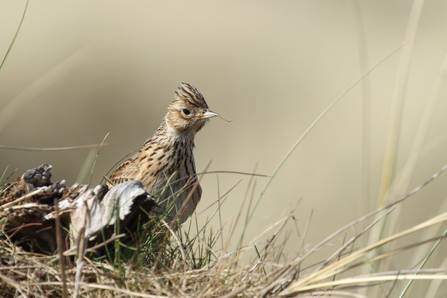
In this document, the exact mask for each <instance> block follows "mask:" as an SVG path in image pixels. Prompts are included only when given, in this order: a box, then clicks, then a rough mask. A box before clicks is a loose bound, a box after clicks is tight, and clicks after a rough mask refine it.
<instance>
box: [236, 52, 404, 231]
mask: <svg viewBox="0 0 447 298" xmlns="http://www.w3.org/2000/svg"><path fill="white" fill-rule="evenodd" d="M402 46H403V45H401V46H399V47H397V48H396V49H394V50H393V51H391V52H390V53H389V54H388V55H386V56H385V57H384V58H382V59H381V60H380V61H379V62H377V63H376V64H374V65H373V66H372V67H371V68H370V69H369V70H368V71H367V72H366V73H364V74H363V75H362V76H360V77H359V78H358V79H357V80H356V81H355V82H354V83H353V84H352V85H351V86H349V87H348V88H347V89H346V90H345V91H343V92H342V93H341V94H340V96H338V97H337V98H336V99H335V100H334V101H333V102H332V103H331V104H330V105H329V106H328V107H327V108H326V109H325V110H324V111H323V112H322V113H321V114H320V115H319V116H318V117H317V118H316V119H315V120H314V122H313V123H312V124H311V125H310V126H309V127H308V128H307V129H306V131H305V132H304V133H303V134H302V135H301V136H300V137H299V138H298V140H297V141H296V142H295V144H293V146H292V147H291V148H290V149H289V151H288V152H287V153H286V155H285V156H284V157H283V158H282V160H281V161H280V162H279V164H278V166H277V167H276V168H275V170H274V171H273V173H272V175H271V176H270V177H269V179H268V180H267V183H266V184H265V186H264V188H263V189H262V191H261V194H260V195H259V197H258V199H257V200H256V202H255V205H254V206H253V209H252V210H251V212H250V214H249V216H248V218H247V221H246V224H245V227H244V231H245V229H246V227H247V225H248V223H249V222H250V220H251V218H252V217H253V214H254V212H255V211H256V209H257V207H258V205H259V203H260V201H261V200H262V198H263V197H264V194H265V192H266V190H267V188H268V187H269V186H270V184H271V183H272V181H273V179H274V178H275V177H276V174H277V173H278V172H279V170H280V169H281V168H282V166H283V165H284V164H285V162H286V161H287V159H288V158H289V157H290V155H292V153H293V152H294V151H295V149H296V147H298V145H299V144H300V143H301V142H302V141H303V139H304V138H305V137H306V136H307V135H308V134H309V133H310V131H311V130H312V129H313V128H314V127H315V126H316V125H317V124H318V122H320V120H321V119H322V118H323V117H324V116H325V115H326V114H327V113H328V112H329V111H330V110H331V109H332V108H333V107H334V106H335V105H336V104H337V103H338V102H339V101H340V100H341V99H342V98H343V97H344V96H345V95H346V94H347V93H348V92H349V91H351V90H352V89H353V88H354V87H355V86H356V85H357V84H358V83H359V82H361V81H362V80H363V78H365V77H366V76H367V75H369V73H371V72H372V71H373V70H374V69H376V68H377V67H378V66H379V65H381V64H382V63H383V62H384V61H385V60H387V59H388V58H389V57H391V56H392V55H393V54H394V53H396V52H397V51H398V50H399V49H400V48H402ZM243 234H244V232H243V233H242V235H241V237H243Z"/></svg>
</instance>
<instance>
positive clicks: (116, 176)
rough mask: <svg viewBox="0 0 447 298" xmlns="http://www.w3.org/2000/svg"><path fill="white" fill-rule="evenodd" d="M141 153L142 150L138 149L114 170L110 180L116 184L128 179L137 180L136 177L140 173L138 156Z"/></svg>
mask: <svg viewBox="0 0 447 298" xmlns="http://www.w3.org/2000/svg"><path fill="white" fill-rule="evenodd" d="M140 154H141V150H139V151H137V152H136V153H135V154H133V155H132V156H131V157H130V158H129V159H127V160H126V161H124V162H123V163H122V164H121V165H120V166H119V167H117V168H116V169H115V171H113V173H112V175H110V177H109V180H110V181H112V182H113V183H114V184H119V183H123V182H126V181H131V180H135V177H136V176H137V174H138V171H139V167H138V158H139V156H140Z"/></svg>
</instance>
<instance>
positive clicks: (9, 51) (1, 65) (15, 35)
mask: <svg viewBox="0 0 447 298" xmlns="http://www.w3.org/2000/svg"><path fill="white" fill-rule="evenodd" d="M28 3H29V1H28V0H26V4H25V8H24V9H23V13H22V18H21V19H20V23H19V26H18V27H17V30H16V33H15V34H14V37H13V39H12V40H11V43H10V44H9V47H8V50H6V54H5V56H4V57H3V60H2V63H1V64H0V70H1V69H2V68H3V65H4V64H5V62H6V59H7V58H8V56H9V53H11V50H12V47H13V45H14V43H15V41H16V39H17V36H18V35H19V32H20V29H21V28H22V24H23V21H24V20H25V15H26V10H27V9H28Z"/></svg>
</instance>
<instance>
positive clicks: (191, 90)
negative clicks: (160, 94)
mask: <svg viewBox="0 0 447 298" xmlns="http://www.w3.org/2000/svg"><path fill="white" fill-rule="evenodd" d="M175 95H176V99H177V100H184V101H186V102H188V103H190V104H192V105H193V106H195V107H198V108H206V109H208V105H207V103H206V101H205V98H204V97H203V95H202V94H201V93H200V92H199V90H197V88H196V87H194V86H193V85H191V84H188V83H182V84H181V85H180V87H178V89H177V91H175Z"/></svg>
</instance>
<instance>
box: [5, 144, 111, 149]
mask: <svg viewBox="0 0 447 298" xmlns="http://www.w3.org/2000/svg"><path fill="white" fill-rule="evenodd" d="M113 144H116V143H104V144H103V143H101V144H92V145H82V146H70V147H51V148H30V147H15V146H5V145H0V149H9V150H20V151H65V150H78V149H90V148H97V147H99V146H109V145H113Z"/></svg>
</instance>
